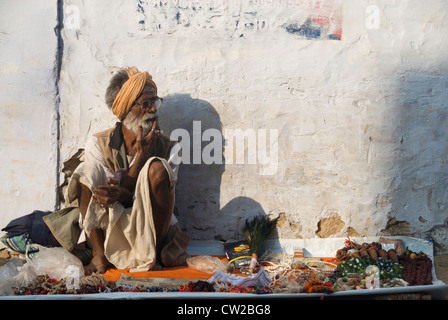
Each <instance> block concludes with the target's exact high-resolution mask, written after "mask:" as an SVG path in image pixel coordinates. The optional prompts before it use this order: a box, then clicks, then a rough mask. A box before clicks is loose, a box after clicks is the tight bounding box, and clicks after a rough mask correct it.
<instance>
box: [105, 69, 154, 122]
mask: <svg viewBox="0 0 448 320" xmlns="http://www.w3.org/2000/svg"><path fill="white" fill-rule="evenodd" d="M126 72H127V74H128V76H129V79H128V80H127V81H126V82H125V83H124V84H123V86H122V87H121V89H120V91H119V92H118V94H117V96H116V97H115V100H114V103H113V104H112V113H113V114H114V115H116V116H117V118H118V119H120V121H121V120H123V118H124V117H125V116H126V115H127V114H128V112H129V110H131V107H132V105H133V104H134V102H135V100H136V99H137V98H138V96H139V95H140V94H141V93H142V91H143V88H144V87H145V85H147V84H148V85H150V86H152V87H154V89H156V91H157V86H156V84H155V82H154V81H152V77H151V75H150V74H149V73H148V72H147V71H143V72H139V71H138V70H137V68H135V67H132V68H128V69H127V70H126Z"/></svg>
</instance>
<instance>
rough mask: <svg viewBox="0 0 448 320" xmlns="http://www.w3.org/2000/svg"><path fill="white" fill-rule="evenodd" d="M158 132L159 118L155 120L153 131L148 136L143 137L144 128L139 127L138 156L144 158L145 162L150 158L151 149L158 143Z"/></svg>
mask: <svg viewBox="0 0 448 320" xmlns="http://www.w3.org/2000/svg"><path fill="white" fill-rule="evenodd" d="M156 130H157V131H158V130H160V128H159V120H158V118H157V117H156V118H155V119H154V123H153V124H152V128H151V131H149V132H148V134H147V135H146V136H143V128H142V126H141V125H139V126H138V133H137V144H136V147H137V155H138V156H141V157H143V158H144V160H145V161H146V160H147V159H148V158H149V155H150V154H149V153H150V151H151V148H152V147H153V146H154V144H155V142H156V139H157V133H156Z"/></svg>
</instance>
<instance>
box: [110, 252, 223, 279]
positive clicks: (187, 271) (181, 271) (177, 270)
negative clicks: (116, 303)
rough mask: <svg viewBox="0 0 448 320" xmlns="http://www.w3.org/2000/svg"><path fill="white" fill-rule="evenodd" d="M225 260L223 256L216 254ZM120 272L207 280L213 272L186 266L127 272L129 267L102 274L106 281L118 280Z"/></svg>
mask: <svg viewBox="0 0 448 320" xmlns="http://www.w3.org/2000/svg"><path fill="white" fill-rule="evenodd" d="M218 257H219V258H220V259H221V260H223V261H226V262H227V259H226V258H225V257H224V256H218ZM122 274H127V275H129V276H131V277H134V278H139V279H141V278H166V279H191V280H208V279H210V278H211V277H212V276H213V274H210V273H206V272H201V271H197V270H194V269H192V268H190V267H188V266H181V267H172V268H163V269H162V270H160V271H144V272H129V269H124V270H123V269H109V270H107V271H106V273H104V274H103V276H104V278H105V279H106V280H107V281H118V279H120V277H121V275H122Z"/></svg>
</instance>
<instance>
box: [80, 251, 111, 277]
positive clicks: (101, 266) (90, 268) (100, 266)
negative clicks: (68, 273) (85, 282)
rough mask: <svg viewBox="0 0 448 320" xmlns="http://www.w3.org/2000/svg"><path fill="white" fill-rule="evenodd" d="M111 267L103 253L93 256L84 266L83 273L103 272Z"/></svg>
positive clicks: (88, 274)
mask: <svg viewBox="0 0 448 320" xmlns="http://www.w3.org/2000/svg"><path fill="white" fill-rule="evenodd" d="M110 267H113V265H112V264H111V263H110V262H109V261H108V260H107V259H106V257H105V256H104V255H102V256H95V257H93V258H92V261H90V263H89V264H88V265H87V266H86V267H85V269H84V274H85V275H86V276H90V275H91V274H92V273H94V272H96V273H99V274H103V273H105V272H106V271H107V269H108V268H110Z"/></svg>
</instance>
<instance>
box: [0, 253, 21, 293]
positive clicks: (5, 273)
mask: <svg viewBox="0 0 448 320" xmlns="http://www.w3.org/2000/svg"><path fill="white" fill-rule="evenodd" d="M24 263H25V260H22V259H17V258H13V259H11V260H10V261H8V262H7V263H6V264H5V265H4V266H3V267H2V268H1V269H0V296H11V295H13V294H14V290H13V287H14V285H15V284H16V282H17V281H16V280H15V279H14V277H15V276H16V275H17V274H19V272H20V271H19V270H20V269H21V268H22V266H23V265H24Z"/></svg>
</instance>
